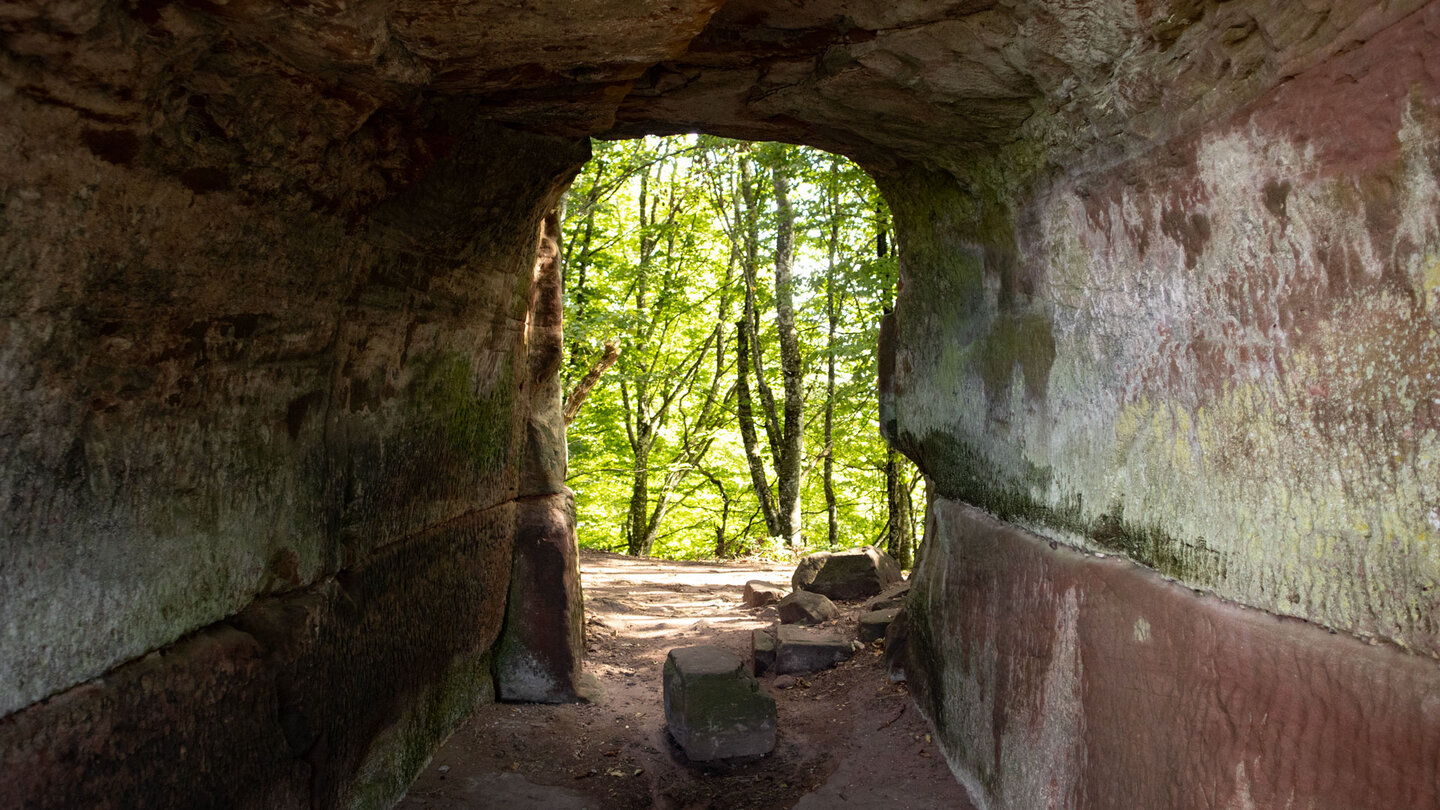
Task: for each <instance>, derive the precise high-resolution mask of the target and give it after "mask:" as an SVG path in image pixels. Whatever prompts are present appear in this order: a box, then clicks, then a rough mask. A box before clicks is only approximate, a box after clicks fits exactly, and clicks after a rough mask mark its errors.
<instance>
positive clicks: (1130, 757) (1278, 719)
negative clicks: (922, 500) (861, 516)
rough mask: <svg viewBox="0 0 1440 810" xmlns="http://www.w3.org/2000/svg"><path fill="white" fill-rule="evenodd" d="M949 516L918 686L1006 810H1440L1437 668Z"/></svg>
mask: <svg viewBox="0 0 1440 810" xmlns="http://www.w3.org/2000/svg"><path fill="white" fill-rule="evenodd" d="M931 503H932V519H931V532H930V535H929V538H928V539H927V541H926V542H927V543H933V546H932V550H931V554H930V555H929V556H927V558H926V560H925V563H924V565H923V568H922V569H917V571H916V573H915V575H914V577H912V580H913V581H914V582H915V586H914V587H915V592H914V594H913V596H912V599H911V600H910V603H909V605H908V608H907V610H910V611H916V612H914V613H912V615H911V620H910V626H911V635H910V641H909V643H910V645H911V648H910V655H909V661H908V663H907V673H908V675H909V683H910V686H911V689H912V690H913V692H914V693H915V695H916V696H917V700H918V701H919V702H920V704H921V705H922V706H923V707H925V709H926V711H927V712H929V713H930V714H931V717H932V718H933V720H934V722H935V725H936V728H937V730H938V732H939V734H940V735H941V738H942V742H943V743H944V744H945V746H946V748H947V750H948V751H950V752H951V756H952V757H954V760H953V761H954V763H955V766H956V767H957V768H958V769H959V775H960V776H961V778H962V781H964V782H965V783H966V784H967V785H970V786H971V787H972V789H973V790H976V791H980V792H982V794H983V795H984V797H985V798H986V804H987V805H988V806H990V807H997V808H1015V809H1016V810H1018V808H1030V807H1036V806H1042V807H1043V806H1046V805H1047V804H1048V803H1050V802H1051V801H1054V802H1056V803H1063V802H1067V801H1068V802H1073V806H1076V807H1094V808H1109V807H1167V808H1170V807H1173V808H1181V809H1182V810H1186V809H1188V808H1196V809H1197V810H1198V808H1211V807H1240V806H1244V807H1285V806H1287V805H1288V806H1292V807H1317V808H1336V809H1337V810H1338V808H1365V809H1366V810H1369V809H1370V808H1374V810H1379V809H1380V808H1396V807H1405V808H1420V807H1432V806H1435V805H1436V804H1437V803H1440V782H1437V779H1436V774H1437V771H1436V767H1435V764H1436V762H1440V703H1437V702H1436V701H1435V700H1434V696H1435V695H1436V694H1440V668H1437V667H1436V666H1435V665H1434V664H1433V663H1432V662H1430V661H1429V660H1426V659H1423V658H1420V657H1417V656H1413V655H1409V654H1406V653H1404V652H1401V651H1399V650H1396V649H1394V648H1391V647H1386V646H1371V645H1366V644H1365V643H1363V642H1361V641H1358V640H1356V639H1354V638H1351V637H1347V636H1345V635H1340V634H1331V633H1328V632H1326V631H1325V630H1324V629H1323V628H1319V627H1316V626H1314V625H1311V624H1306V623H1303V622H1297V621H1294V620H1290V619H1283V618H1280V617H1276V616H1272V615H1267V614H1265V613H1262V612H1259V611H1255V610H1251V609H1248V608H1243V607H1240V606H1237V605H1234V604H1230V603H1227V602H1223V601H1221V600H1219V599H1216V598H1214V597H1211V596H1203V595H1197V594H1196V593H1195V592H1194V591H1193V590H1191V589H1189V588H1185V587H1183V586H1180V585H1178V584H1175V583H1170V582H1166V581H1165V580H1164V579H1162V578H1161V577H1160V576H1158V575H1156V574H1154V573H1153V572H1150V571H1146V570H1145V569H1143V568H1140V567H1138V566H1135V565H1133V564H1131V563H1129V562H1128V561H1125V560H1122V559H1117V558H1113V557H1112V558H1106V559H1101V558H1097V557H1094V556H1090V555H1086V554H1083V553H1080V552H1077V551H1073V550H1071V549H1068V548H1065V547H1058V548H1052V546H1051V544H1050V543H1048V542H1046V541H1045V540H1044V539H1042V538H1039V537H1036V536H1034V535H1030V534H1027V533H1025V532H1023V531H1019V530H1017V529H1014V528H1012V527H1008V526H1006V525H1004V524H1001V523H1000V522H998V521H996V520H994V519H993V518H991V517H989V516H987V515H984V514H983V513H980V512H978V511H977V510H974V509H971V508H968V507H965V506H962V505H959V504H956V503H954V502H952V501H948V500H945V499H938V500H934V501H932V502H931ZM1016 605H1024V606H1025V609H1024V610H1016V609H1015V606H1016ZM1064 797H1080V798H1078V799H1076V798H1072V799H1065V798H1064Z"/></svg>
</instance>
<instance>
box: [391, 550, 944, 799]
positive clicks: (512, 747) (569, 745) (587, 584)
mask: <svg viewBox="0 0 1440 810" xmlns="http://www.w3.org/2000/svg"><path fill="white" fill-rule="evenodd" d="M790 573H791V567H790V566H785V565H775V564H751V563H697V562H668V561H661V560H651V559H636V558H632V557H626V556H623V555H617V554H606V553H602V552H595V551H589V550H585V551H582V553H581V574H582V577H583V580H584V588H585V606H586V610H585V613H586V645H587V661H586V670H587V672H589V673H590V674H592V675H594V676H595V677H596V678H597V679H598V680H599V682H600V685H601V687H602V689H603V691H604V697H603V699H602V700H601V701H599V703H597V704H593V705H583V704H581V705H562V706H541V705H513V704H499V703H497V704H492V705H487V706H483V707H481V708H480V710H479V711H477V712H476V713H475V715H474V716H473V717H472V718H471V719H470V720H469V721H468V722H467V723H466V724H465V725H464V726H463V727H462V728H461V729H460V730H459V731H458V732H456V734H455V735H454V736H453V737H452V738H451V739H450V741H449V742H448V743H447V744H446V745H445V746H443V747H442V748H441V749H440V750H438V751H437V752H436V754H435V756H434V758H433V759H432V760H431V762H430V764H429V765H428V766H427V767H426V768H425V770H424V772H423V773H422V774H421V775H420V777H419V778H418V779H417V780H416V781H415V783H414V784H413V785H411V788H410V792H409V794H408V795H407V796H406V797H405V799H404V800H403V801H402V802H401V803H400V805H399V807H400V808H402V809H403V810H420V809H421V808H492V807H493V808H505V809H506V810H520V809H521V808H557V809H558V810H565V809H567V808H574V810H580V808H595V809H596V810H611V809H612V808H613V809H614V810H622V809H623V808H646V807H654V808H664V809H666V810H700V808H710V807H725V808H736V810H746V809H751V808H753V810H780V808H792V807H793V808H801V810H804V809H805V808H811V810H814V808H830V807H854V808H873V807H886V808H917V809H918V808H957V809H958V810H971V808H972V805H971V804H970V801H969V799H968V798H967V796H966V794H965V792H964V789H963V788H961V787H960V785H959V784H958V783H957V782H956V781H955V779H954V777H953V776H952V775H951V773H950V771H949V769H948V767H947V766H946V765H945V761H944V759H943V755H942V754H941V752H940V751H939V750H938V748H937V747H936V746H935V744H934V743H933V742H932V741H931V738H930V728H929V727H928V725H927V724H926V722H925V720H924V718H923V717H922V716H921V715H920V713H919V711H918V710H917V709H916V707H915V706H914V705H913V704H911V702H910V698H909V695H908V693H907V691H906V689H905V687H904V685H903V684H892V683H891V682H890V680H889V678H888V676H887V675H886V674H885V670H884V666H883V663H882V661H881V656H880V653H879V650H878V649H865V650H860V651H859V652H857V654H856V656H855V658H853V659H851V660H850V661H848V662H846V663H843V664H841V665H840V666H838V667H836V668H835V669H832V670H827V671H824V672H819V673H815V674H813V675H809V676H805V677H804V678H803V679H801V681H800V682H799V683H797V684H796V685H795V686H794V687H791V688H786V689H777V688H775V687H774V679H773V678H763V679H761V683H762V688H765V689H767V690H768V691H769V692H770V693H771V694H772V695H774V696H775V698H776V702H777V708H778V713H779V732H778V735H777V742H776V748H775V751H773V752H772V753H771V754H770V755H768V756H766V757H763V758H761V759H759V760H757V761H752V762H748V763H740V764H730V765H724V766H711V767H700V766H694V765H687V764H685V763H684V761H683V757H682V756H681V755H680V754H679V753H678V749H677V748H676V747H675V745H674V743H673V742H672V741H671V740H670V738H669V735H668V733H667V732H666V730H665V718H664V711H663V708H662V706H661V669H662V667H663V665H664V661H665V655H666V652H667V651H668V650H670V649H671V648H673V647H680V646H689V645H693V644H714V645H717V646H720V647H724V648H726V649H729V650H732V651H734V652H736V653H737V654H739V655H741V657H742V658H745V659H747V660H748V658H749V645H750V631H751V630H753V629H755V628H758V627H763V626H767V625H768V624H770V623H771V622H772V621H773V620H774V619H773V608H769V609H764V610H753V609H747V608H745V607H744V606H743V605H742V604H741V601H740V595H741V590H742V588H743V586H744V583H745V581H746V580H750V579H761V580H765V581H768V582H774V583H776V584H784V583H787V582H788V580H789V577H790ZM857 607H858V606H857V605H850V606H848V608H849V609H847V610H844V612H843V613H842V616H841V618H840V619H839V620H837V625H838V627H839V628H840V630H842V631H843V632H846V633H853V632H854V625H855V616H856V612H857V611H856V608H857Z"/></svg>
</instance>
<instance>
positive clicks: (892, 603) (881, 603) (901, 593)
mask: <svg viewBox="0 0 1440 810" xmlns="http://www.w3.org/2000/svg"><path fill="white" fill-rule="evenodd" d="M909 593H910V583H908V582H901V583H899V584H898V585H891V586H890V587H888V588H886V589H885V590H883V591H881V592H880V595H879V596H872V597H870V598H869V599H867V600H865V604H863V605H861V606H860V610H861V611H862V612H866V613H868V612H870V611H872V610H886V609H888V608H898V607H902V606H903V605H904V604H905V597H906V596H907V595H909Z"/></svg>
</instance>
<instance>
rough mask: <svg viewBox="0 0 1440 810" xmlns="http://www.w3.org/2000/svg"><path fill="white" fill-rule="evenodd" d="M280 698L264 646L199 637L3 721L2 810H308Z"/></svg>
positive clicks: (304, 776) (233, 634) (303, 772)
mask: <svg viewBox="0 0 1440 810" xmlns="http://www.w3.org/2000/svg"><path fill="white" fill-rule="evenodd" d="M278 695H279V693H278V692H277V690H276V684H275V680H274V678H273V675H272V673H271V672H270V671H269V670H268V667H267V666H266V663H265V658H264V651H263V649H262V648H261V646H260V645H259V644H258V643H256V641H255V639H254V638H252V637H250V636H248V635H246V634H244V633H242V632H240V631H238V630H235V629H233V628H228V627H223V626H221V627H217V628H215V629H213V630H207V631H203V632H201V633H198V634H196V635H195V636H193V637H191V638H188V639H186V640H185V641H182V642H180V643H179V644H176V645H175V646H173V647H170V648H168V649H166V650H165V651H164V652H163V653H161V652H154V653H149V654H147V655H145V656H143V657H142V658H140V659H139V660H137V661H134V662H132V663H130V664H127V665H125V666H124V667H121V668H120V669H118V670H116V671H115V672H113V673H111V674H110V675H108V676H107V677H105V678H104V679H101V680H97V681H94V682H92V683H89V684H86V685H84V686H80V687H77V688H75V689H72V690H70V691H68V692H65V693H64V694H61V695H58V696H56V697H55V698H54V699H52V700H50V701H47V702H45V703H41V704H37V705H35V706H32V707H30V708H28V709H26V710H24V711H21V712H17V713H15V714H12V715H10V716H8V717H6V718H4V719H3V720H0V807H14V808H21V807H24V808H35V809H36V810H41V809H42V808H57V809H58V808H75V807H107V806H127V805H128V806H141V805H139V804H135V803H131V802H123V801H122V802H121V803H119V804H118V805H117V804H116V803H115V801H116V798H117V797H135V796H145V797H147V798H148V797H153V798H154V799H155V803H154V804H153V805H152V804H148V802H147V803H146V805H145V806H154V807H176V808H180V807H197V806H205V807H235V808H255V810H264V809H266V808H302V807H308V806H309V794H310V790H309V784H308V779H309V774H308V769H307V768H306V767H305V765H304V763H303V762H302V761H301V760H299V759H298V758H297V757H296V756H295V754H294V753H293V752H292V751H291V750H290V748H289V747H288V746H287V745H286V744H285V736H284V734H283V732H282V729H281V712H280V707H279V705H278V704H277V697H278Z"/></svg>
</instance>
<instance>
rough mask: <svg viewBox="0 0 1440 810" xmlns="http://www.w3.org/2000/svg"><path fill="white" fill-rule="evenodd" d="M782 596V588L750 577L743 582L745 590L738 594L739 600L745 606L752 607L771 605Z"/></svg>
mask: <svg viewBox="0 0 1440 810" xmlns="http://www.w3.org/2000/svg"><path fill="white" fill-rule="evenodd" d="M784 598H785V589H784V588H782V587H780V586H779V585H772V584H770V583H769V582H761V581H760V580H758V579H752V580H750V581H749V582H747V583H745V591H744V592H743V593H742V594H741V595H740V601H741V602H743V603H744V605H745V607H752V608H760V607H765V606H766V605H773V604H775V603H776V602H779V601H780V600H781V599H784Z"/></svg>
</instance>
